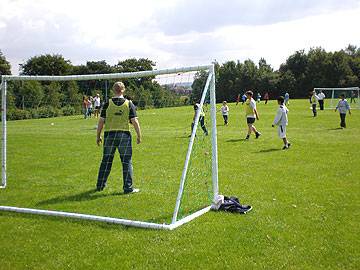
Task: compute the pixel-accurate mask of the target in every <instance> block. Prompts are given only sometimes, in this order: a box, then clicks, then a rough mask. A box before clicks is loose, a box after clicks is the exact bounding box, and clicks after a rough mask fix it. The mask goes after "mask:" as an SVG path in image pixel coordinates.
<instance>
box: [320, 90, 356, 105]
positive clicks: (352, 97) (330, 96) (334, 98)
mask: <svg viewBox="0 0 360 270" xmlns="http://www.w3.org/2000/svg"><path fill="white" fill-rule="evenodd" d="M314 90H315V92H316V93H317V94H318V93H319V92H320V91H322V92H323V93H324V94H325V99H326V100H328V101H329V102H328V104H326V105H325V108H328V109H335V107H336V105H337V104H338V101H339V99H340V95H342V94H344V95H345V98H346V99H347V100H348V102H349V103H350V106H351V108H352V109H360V88H359V87H345V88H331V87H330V88H314Z"/></svg>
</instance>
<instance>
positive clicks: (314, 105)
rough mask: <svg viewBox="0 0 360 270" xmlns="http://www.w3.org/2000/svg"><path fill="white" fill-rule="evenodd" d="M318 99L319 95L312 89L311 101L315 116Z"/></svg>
mask: <svg viewBox="0 0 360 270" xmlns="http://www.w3.org/2000/svg"><path fill="white" fill-rule="evenodd" d="M318 100H319V97H318V96H317V94H316V92H315V91H312V95H311V98H310V102H311V106H312V111H313V115H314V117H316V115H317V111H316V104H317V102H318Z"/></svg>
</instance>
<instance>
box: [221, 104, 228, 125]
mask: <svg viewBox="0 0 360 270" xmlns="http://www.w3.org/2000/svg"><path fill="white" fill-rule="evenodd" d="M220 111H221V113H222V116H223V118H224V125H225V126H227V125H228V118H229V106H228V105H227V102H226V101H223V105H222V107H221V109H220Z"/></svg>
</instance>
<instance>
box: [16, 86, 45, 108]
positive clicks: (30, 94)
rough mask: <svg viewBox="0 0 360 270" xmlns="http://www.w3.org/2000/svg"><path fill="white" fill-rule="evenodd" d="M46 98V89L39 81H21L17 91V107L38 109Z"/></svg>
mask: <svg viewBox="0 0 360 270" xmlns="http://www.w3.org/2000/svg"><path fill="white" fill-rule="evenodd" d="M43 98H44V89H43V87H42V85H41V83H40V82H38V81H25V82H21V84H20V85H19V88H17V92H16V107H17V108H20V109H23V110H24V109H36V108H38V107H39V106H40V104H41V103H42V101H43Z"/></svg>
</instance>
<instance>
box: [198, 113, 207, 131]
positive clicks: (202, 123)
mask: <svg viewBox="0 0 360 270" xmlns="http://www.w3.org/2000/svg"><path fill="white" fill-rule="evenodd" d="M199 122H200V125H201V128H202V130H203V131H204V133H205V135H208V131H207V129H206V126H205V119H204V116H200V119H199Z"/></svg>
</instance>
